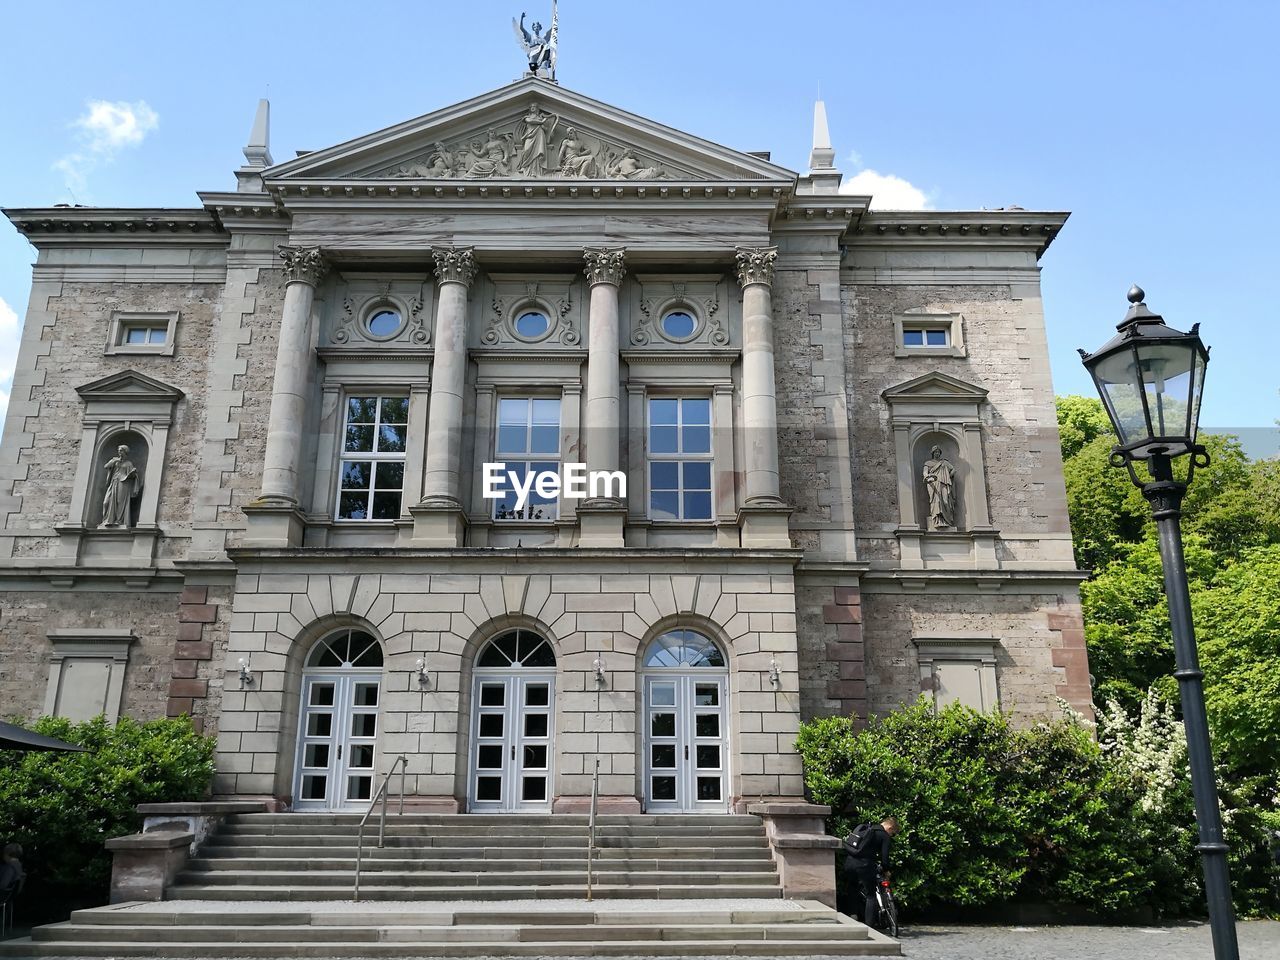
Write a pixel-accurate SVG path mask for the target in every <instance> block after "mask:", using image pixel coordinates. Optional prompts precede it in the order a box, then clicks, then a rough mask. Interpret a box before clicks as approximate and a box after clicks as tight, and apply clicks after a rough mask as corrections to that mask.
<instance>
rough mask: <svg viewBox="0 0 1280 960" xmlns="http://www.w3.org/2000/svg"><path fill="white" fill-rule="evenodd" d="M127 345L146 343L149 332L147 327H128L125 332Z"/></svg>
mask: <svg viewBox="0 0 1280 960" xmlns="http://www.w3.org/2000/svg"><path fill="white" fill-rule="evenodd" d="M124 342H125V343H146V342H147V331H146V328H145V327H127V328H126V329H125V331H124Z"/></svg>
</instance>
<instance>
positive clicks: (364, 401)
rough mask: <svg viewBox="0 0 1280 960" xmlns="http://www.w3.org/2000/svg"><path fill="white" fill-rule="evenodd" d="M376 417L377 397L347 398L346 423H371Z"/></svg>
mask: <svg viewBox="0 0 1280 960" xmlns="http://www.w3.org/2000/svg"><path fill="white" fill-rule="evenodd" d="M377 415H378V398H377V397H348V398H347V423H373V422H374V420H375V419H376V418H377Z"/></svg>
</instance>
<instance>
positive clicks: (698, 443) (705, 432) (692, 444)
mask: <svg viewBox="0 0 1280 960" xmlns="http://www.w3.org/2000/svg"><path fill="white" fill-rule="evenodd" d="M681 432H682V433H683V434H684V447H683V448H682V452H683V453H710V452H711V428H710V427H698V426H695V427H685V428H684V430H683V431H681Z"/></svg>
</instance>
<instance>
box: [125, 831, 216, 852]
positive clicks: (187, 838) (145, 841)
mask: <svg viewBox="0 0 1280 960" xmlns="http://www.w3.org/2000/svg"><path fill="white" fill-rule="evenodd" d="M194 839H195V834H194V833H189V832H183V831H180V830H152V831H151V832H150V833H130V834H126V835H125V836H123V837H112V838H111V839H110V840H108V841H107V842H106V844H105V846H106V848H107V849H108V850H111V851H113V852H114V851H116V850H173V849H176V848H177V847H186V846H190V845H191V841H192V840H194Z"/></svg>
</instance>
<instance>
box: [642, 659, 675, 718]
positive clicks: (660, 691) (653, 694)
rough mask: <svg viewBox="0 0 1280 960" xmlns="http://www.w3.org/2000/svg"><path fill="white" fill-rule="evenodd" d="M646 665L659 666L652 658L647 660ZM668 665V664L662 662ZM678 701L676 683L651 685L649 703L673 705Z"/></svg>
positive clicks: (659, 705)
mask: <svg viewBox="0 0 1280 960" xmlns="http://www.w3.org/2000/svg"><path fill="white" fill-rule="evenodd" d="M645 665H646V666H659V664H655V663H654V662H653V660H652V659H650V660H648V661H646V664H645ZM661 666H667V664H661ZM675 702H676V685H675V684H674V683H655V684H653V685H652V686H651V687H649V705H650V706H653V707H672V706H675Z"/></svg>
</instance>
